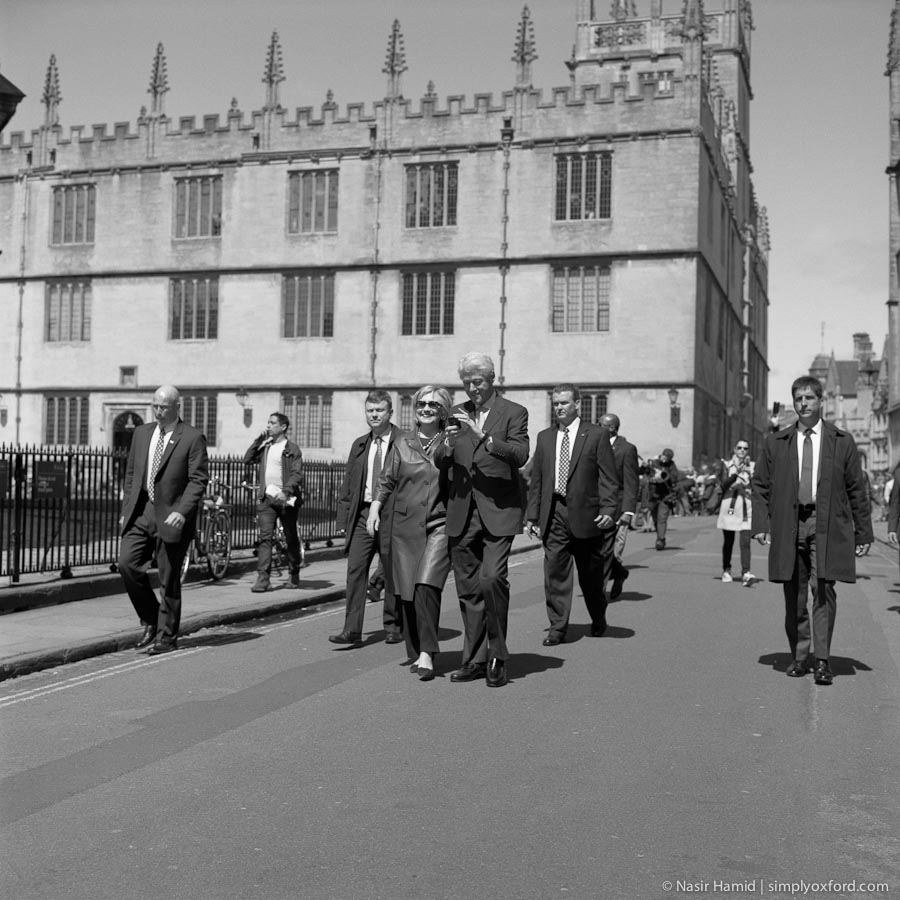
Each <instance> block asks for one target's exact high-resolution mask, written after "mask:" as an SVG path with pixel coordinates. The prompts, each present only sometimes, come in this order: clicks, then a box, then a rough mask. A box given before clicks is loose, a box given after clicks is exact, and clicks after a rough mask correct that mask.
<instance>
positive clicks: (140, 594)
mask: <svg viewBox="0 0 900 900" xmlns="http://www.w3.org/2000/svg"><path fill="white" fill-rule="evenodd" d="M180 403H181V397H180V395H179V393H178V391H177V389H176V388H174V387H172V386H171V385H163V386H162V387H160V388H159V389H158V390H157V391H156V393H155V394H154V395H153V415H154V417H155V418H156V424H155V425H151V424H147V425H140V426H138V427H137V428H136V429H135V430H134V437H133V439H132V442H131V450H130V452H129V454H128V464H127V466H126V468H125V483H124V501H123V506H122V519H121V523H122V540H121V543H120V545H119V572H120V573H121V574H122V580H123V581H124V582H125V588H126V590H127V591H128V596H129V597H130V598H131V602H132V605H133V606H134V609H135V612H137V614H138V617H139V618H140V620H141V624H142V625H143V626H144V631H143V633H142V634H141V638H140V640H139V641H138V643H137V646H138V647H139V648H144V647H148V648H149V649H148V650H147V652H148V653H149V654H151V655H155V654H158V653H168V652H169V651H171V650H175V649H176V646H177V643H178V628H179V625H180V622H181V566H182V563H183V562H184V557H185V554H186V553H187V551H188V548H189V547H190V545H191V540H192V539H193V537H194V528H195V526H196V522H197V511H198V510H199V508H200V504H201V503H202V501H203V494H204V492H205V491H206V484H207V482H208V481H209V472H208V461H207V457H206V438H205V437H204V436H203V435H202V434H201V433H200V432H199V431H198V430H197V429H196V428H192V427H191V426H190V425H185V423H184V422H182V421H181V419H180V418H179V416H178V410H179V405H180ZM154 555H155V556H156V564H157V569H158V574H159V581H160V585H161V587H162V592H161V600H159V601H158V600H157V598H156V595H155V594H154V592H153V588H151V587H150V578H149V576H148V574H147V568H148V566H149V564H150V560H151V559H152V558H153V556H154Z"/></svg>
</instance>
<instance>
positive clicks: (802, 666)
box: [784, 659, 809, 678]
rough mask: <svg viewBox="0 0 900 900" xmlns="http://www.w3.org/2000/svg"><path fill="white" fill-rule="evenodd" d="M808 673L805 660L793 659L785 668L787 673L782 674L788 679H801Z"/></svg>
mask: <svg viewBox="0 0 900 900" xmlns="http://www.w3.org/2000/svg"><path fill="white" fill-rule="evenodd" d="M808 671H809V666H808V665H807V663H806V660H803V659H795V660H794V661H793V662H792V663H791V664H790V665H789V666H788V667H787V671H786V672H785V673H784V674H785V675H788V676H789V677H790V678H802V677H803V676H804V675H805V674H806V673H807V672H808Z"/></svg>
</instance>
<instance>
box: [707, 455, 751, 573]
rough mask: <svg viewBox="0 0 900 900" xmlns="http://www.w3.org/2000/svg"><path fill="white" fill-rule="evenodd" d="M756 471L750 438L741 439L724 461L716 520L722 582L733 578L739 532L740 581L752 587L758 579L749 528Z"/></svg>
mask: <svg viewBox="0 0 900 900" xmlns="http://www.w3.org/2000/svg"><path fill="white" fill-rule="evenodd" d="M753 470H754V463H753V461H752V460H751V459H750V445H749V444H748V443H747V441H738V442H737V443H736V444H735V445H734V454H733V455H732V457H731V459H727V460H722V467H721V480H722V502H721V505H720V506H719V518H718V519H717V520H716V528H718V529H720V530H721V532H722V581H723V582H724V583H725V584H730V583H731V582H732V581H733V580H734V579H733V578H732V577H731V556H732V552H733V551H734V536H735V534H737V535H739V542H740V552H741V584H743V585H744V586H745V587H750V585H752V584H753V582H754V581H756V578H755V577H754V576H753V575H752V574H751V572H750V529H751V528H752V526H753V511H752V505H751V500H750V480H751V479H752V477H753Z"/></svg>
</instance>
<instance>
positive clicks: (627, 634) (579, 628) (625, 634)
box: [564, 624, 634, 644]
mask: <svg viewBox="0 0 900 900" xmlns="http://www.w3.org/2000/svg"><path fill="white" fill-rule="evenodd" d="M632 637H634V630H633V629H631V628H622V627H621V626H620V625H607V626H606V631H604V632H603V634H602V635H600V636H599V637H594V636H593V635H592V634H591V626H590V625H572V624H570V625H569V630H568V631H567V632H566V639H565V641H564V643H566V644H574V643H575V642H576V641H580V640H582V639H583V640H587V641H599V640H601V639H603V638H632Z"/></svg>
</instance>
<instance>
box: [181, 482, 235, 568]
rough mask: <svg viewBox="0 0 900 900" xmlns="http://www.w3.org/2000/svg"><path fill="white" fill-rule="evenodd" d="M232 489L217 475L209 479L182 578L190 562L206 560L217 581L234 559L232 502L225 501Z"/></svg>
mask: <svg viewBox="0 0 900 900" xmlns="http://www.w3.org/2000/svg"><path fill="white" fill-rule="evenodd" d="M230 490H231V487H230V486H229V485H227V484H225V482H224V481H221V480H220V479H218V478H213V479H212V480H211V481H210V482H209V486H208V488H207V495H206V496H205V497H204V498H203V508H202V509H201V511H200V519H199V521H198V522H197V531H196V533H195V534H194V540H193V541H192V542H191V546H190V547H189V548H188V552H187V553H186V554H185V557H184V564H183V565H182V567H181V580H182V581H184V579H185V578H186V577H187V573H188V569H190V567H191V565H192V564H193V563H198V564H199V563H200V562H201V561H202V562H205V563H206V568H207V571H208V572H209V575H210V577H211V578H213V579H214V580H215V581H219V580H220V579H221V578H224V577H225V573H226V572H227V571H228V564H229V563H230V562H231V504H230V503H227V502H226V492H227V491H230Z"/></svg>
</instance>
